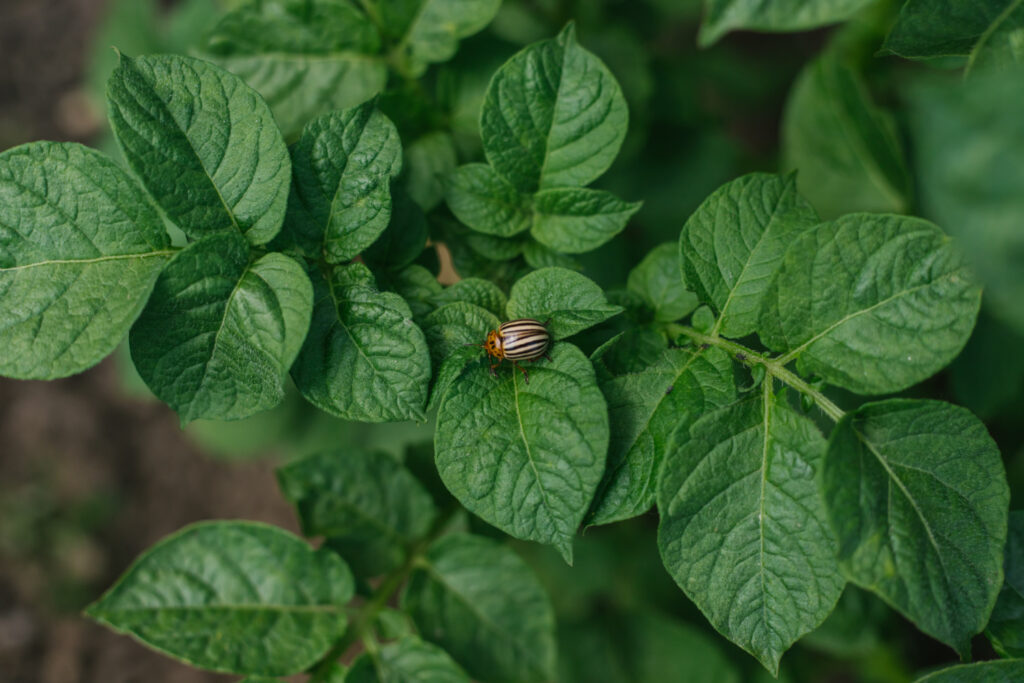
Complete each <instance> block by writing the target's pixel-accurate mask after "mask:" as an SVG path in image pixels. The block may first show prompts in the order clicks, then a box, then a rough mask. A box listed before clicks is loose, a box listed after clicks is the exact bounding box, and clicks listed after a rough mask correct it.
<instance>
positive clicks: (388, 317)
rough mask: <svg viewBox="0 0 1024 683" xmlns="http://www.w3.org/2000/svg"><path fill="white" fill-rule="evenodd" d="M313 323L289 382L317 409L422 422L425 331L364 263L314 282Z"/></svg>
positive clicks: (426, 359) (339, 268)
mask: <svg viewBox="0 0 1024 683" xmlns="http://www.w3.org/2000/svg"><path fill="white" fill-rule="evenodd" d="M313 292H314V303H313V319H312V322H311V324H310V330H309V335H308V336H307V337H306V343H305V344H304V345H303V347H302V351H301V352H300V353H299V356H298V358H297V359H296V360H295V364H294V365H293V366H292V379H294V380H295V384H296V386H298V388H299V391H301V392H302V395H303V396H305V397H306V399H307V400H309V401H310V402H311V403H312V404H313V405H315V406H317V407H318V408H320V409H321V410H323V411H325V412H328V413H330V414H332V415H335V416H337V417H343V418H345V419H348V420H359V421H363V422H392V421H396V420H410V419H411V420H422V419H423V406H424V404H425V403H426V400H427V384H428V382H429V380H430V356H429V355H428V353H427V343H426V340H425V339H424V337H423V332H422V331H421V330H420V328H419V327H418V326H417V325H416V324H415V323H414V322H413V321H412V311H410V310H409V305H408V304H407V303H406V302H405V300H404V299H402V297H400V296H398V295H397V294H392V293H391V292H381V291H378V290H377V288H376V286H375V285H374V282H373V275H372V274H370V271H369V269H367V268H366V266H364V265H362V264H360V263H354V264H352V265H350V266H336V267H334V268H332V269H331V271H330V273H329V274H327V275H325V276H320V275H317V276H316V277H314V278H313Z"/></svg>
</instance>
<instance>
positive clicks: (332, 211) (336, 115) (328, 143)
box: [287, 102, 402, 263]
mask: <svg viewBox="0 0 1024 683" xmlns="http://www.w3.org/2000/svg"><path fill="white" fill-rule="evenodd" d="M292 165H293V167H294V172H295V181H294V184H293V186H292V197H291V199H290V200H289V210H288V218H287V220H288V223H289V228H288V229H289V230H293V231H296V232H298V233H299V234H308V235H318V236H319V235H322V238H321V239H322V240H323V255H324V257H325V258H326V259H327V260H328V261H329V262H330V263H342V262H344V261H348V260H349V259H351V258H353V257H354V256H356V255H357V254H359V252H361V251H363V250H364V249H366V248H367V247H369V246H370V245H371V244H373V242H374V241H375V240H376V239H377V237H379V236H380V234H381V233H382V232H383V231H384V228H386V227H387V225H388V221H389V220H390V218H391V191H390V183H391V178H394V177H395V176H397V175H398V173H399V171H400V170H401V168H402V144H401V142H400V141H399V139H398V131H397V130H395V125H394V124H393V123H391V120H390V119H388V118H387V117H386V116H384V114H382V113H381V112H380V110H378V109H377V106H376V104H375V103H374V102H368V103H366V104H363V105H361V106H358V107H354V108H352V109H346V110H344V111H332V112H330V113H327V114H324V115H323V116H320V117H318V118H316V119H314V120H313V121H310V122H309V124H308V125H307V126H306V127H305V128H304V129H303V130H302V137H301V138H300V139H299V142H298V144H297V145H296V146H295V149H294V150H293V151H292ZM293 224H294V225H293Z"/></svg>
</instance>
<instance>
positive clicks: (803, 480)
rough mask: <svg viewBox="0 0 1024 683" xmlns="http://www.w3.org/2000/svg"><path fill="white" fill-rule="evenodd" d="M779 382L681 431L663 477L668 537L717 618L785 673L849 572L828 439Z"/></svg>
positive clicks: (668, 554)
mask: <svg viewBox="0 0 1024 683" xmlns="http://www.w3.org/2000/svg"><path fill="white" fill-rule="evenodd" d="M771 384H772V383H771V382H770V381H766V382H765V383H764V384H763V385H762V390H761V391H760V392H758V393H760V394H761V395H757V394H755V395H754V396H753V397H750V398H746V399H744V400H741V401H739V402H737V403H734V404H732V405H730V406H726V407H724V408H719V409H718V410H715V411H712V412H708V413H705V414H704V415H703V416H702V417H700V418H699V419H698V420H697V421H696V422H694V423H693V425H692V426H690V427H689V429H688V436H684V435H677V436H676V439H675V445H674V446H673V447H672V449H671V450H670V451H669V454H668V456H667V459H666V461H665V466H664V468H663V474H662V479H661V482H660V483H659V486H658V511H659V512H660V514H661V521H660V524H659V526H658V548H659V549H660V551H661V557H662V561H663V562H664V564H665V567H666V568H667V569H668V571H669V573H670V574H671V575H672V578H673V579H675V581H676V583H678V584H679V587H680V588H682V589H683V591H684V592H685V593H686V594H687V595H688V596H689V597H690V599H691V600H693V601H694V603H695V604H696V605H697V607H699V608H700V610H701V612H703V613H704V615H705V616H706V617H707V618H708V620H709V621H710V622H711V624H712V625H713V626H714V627H715V628H716V629H718V631H720V632H721V633H722V634H723V635H724V636H725V637H727V638H729V640H731V641H733V642H734V643H736V644H737V645H739V646H740V647H742V648H743V649H744V650H746V651H747V652H750V653H751V654H753V655H754V656H755V657H757V659H758V660H759V661H760V662H761V663H762V664H763V665H764V666H765V668H767V669H768V670H769V671H771V672H772V673H773V674H775V675H777V673H778V667H779V659H780V658H781V657H782V654H783V653H784V652H785V651H786V650H787V649H788V648H789V647H790V646H791V645H792V644H793V643H794V642H796V640H798V639H799V638H800V637H801V636H803V635H804V634H806V633H808V632H810V631H811V630H813V629H814V628H816V627H817V626H818V625H819V624H821V622H823V621H824V620H825V618H826V617H827V616H828V614H829V612H831V611H832V608H833V607H835V604H836V601H837V600H838V599H839V595H840V593H842V590H843V585H844V583H845V581H844V579H843V577H842V575H841V574H840V573H839V567H838V564H837V563H836V559H835V551H836V538H835V534H834V533H833V531H832V529H831V528H830V527H829V526H828V523H827V521H826V519H825V509H824V504H823V501H822V497H821V493H820V492H819V490H818V482H817V475H818V472H819V471H820V469H821V465H822V457H823V456H824V453H825V440H824V438H823V437H822V436H821V433H820V432H818V429H817V427H815V425H814V423H813V422H811V420H810V419H808V418H807V417H804V416H802V415H800V414H798V413H796V412H795V411H793V409H791V408H790V407H789V406H788V405H787V402H786V400H785V399H784V398H778V397H776V396H774V395H773V394H772V393H771Z"/></svg>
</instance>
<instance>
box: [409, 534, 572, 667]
mask: <svg viewBox="0 0 1024 683" xmlns="http://www.w3.org/2000/svg"><path fill="white" fill-rule="evenodd" d="M402 607H403V609H405V610H406V611H408V612H409V614H411V615H412V618H413V620H414V621H415V622H416V625H417V626H418V627H419V630H420V633H421V634H422V635H423V637H424V638H426V639H427V640H430V641H433V642H435V643H437V644H438V645H440V646H441V647H443V648H444V649H445V650H447V651H448V652H449V653H451V655H452V657H454V658H455V660H456V661H457V662H459V663H460V664H461V665H462V666H463V667H465V669H466V671H467V672H468V673H469V674H470V675H471V676H473V677H474V678H477V679H481V680H487V681H494V682H495V683H504V682H506V681H507V682H509V683H514V682H516V681H550V680H552V679H553V678H554V666H555V633H554V631H555V615H554V610H553V609H552V607H551V602H550V600H549V599H548V596H547V594H546V593H545V592H544V589H543V588H542V587H541V584H540V582H539V581H538V580H537V578H536V576H534V574H533V571H532V570H531V569H530V567H529V566H528V565H527V564H526V563H525V562H523V561H522V560H521V559H520V558H519V556H518V555H516V554H515V553H514V552H513V551H512V550H510V549H509V548H507V547H505V546H503V545H500V544H498V543H496V542H494V541H492V540H489V539H485V538H482V537H480V536H469V535H466V534H452V535H450V536H446V537H444V538H442V539H440V540H439V541H437V542H436V543H434V544H433V545H432V546H431V548H430V550H429V551H428V552H427V557H426V562H425V563H424V565H423V566H418V567H417V569H416V570H415V571H414V572H413V574H412V576H411V577H410V579H409V583H408V585H407V586H406V589H405V593H404V594H403V595H402Z"/></svg>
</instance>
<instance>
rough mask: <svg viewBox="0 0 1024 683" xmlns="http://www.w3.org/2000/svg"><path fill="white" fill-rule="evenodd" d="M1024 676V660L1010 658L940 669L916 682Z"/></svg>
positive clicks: (973, 682)
mask: <svg viewBox="0 0 1024 683" xmlns="http://www.w3.org/2000/svg"><path fill="white" fill-rule="evenodd" d="M1022 677H1024V661H1022V660H1019V659H1010V660H1003V661H994V662H977V663H975V664H960V665H958V666H951V667H949V668H948V669H940V670H939V671H936V672H934V673H931V674H928V675H927V676H925V677H923V678H919V679H917V680H916V681H915V682H914V683H1013V681H1019V680H1021V678H1022Z"/></svg>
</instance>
